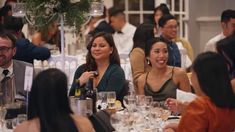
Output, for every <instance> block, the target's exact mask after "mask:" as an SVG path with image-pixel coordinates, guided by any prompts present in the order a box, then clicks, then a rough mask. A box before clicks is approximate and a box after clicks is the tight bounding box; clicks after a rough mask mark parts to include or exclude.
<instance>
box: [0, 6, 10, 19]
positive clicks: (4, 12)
mask: <svg viewBox="0 0 235 132" xmlns="http://www.w3.org/2000/svg"><path fill="white" fill-rule="evenodd" d="M9 11H11V6H10V5H5V6H3V7H2V8H1V9H0V16H3V17H5V16H7V13H8V12H9Z"/></svg>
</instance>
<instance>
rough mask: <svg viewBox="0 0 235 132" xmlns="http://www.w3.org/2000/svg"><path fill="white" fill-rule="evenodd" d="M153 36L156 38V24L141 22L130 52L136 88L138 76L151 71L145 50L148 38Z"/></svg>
mask: <svg viewBox="0 0 235 132" xmlns="http://www.w3.org/2000/svg"><path fill="white" fill-rule="evenodd" d="M152 38H154V25H152V24H146V23H143V24H140V25H139V26H138V27H137V29H136V31H135V33H134V37H133V43H134V44H133V48H132V50H131V52H130V64H131V71H132V78H133V83H134V85H135V88H136V87H137V83H138V82H137V81H138V78H139V77H140V76H141V75H142V74H144V73H146V72H149V71H150V68H151V66H150V65H148V64H147V60H146V57H145V50H146V47H147V42H148V40H150V39H152Z"/></svg>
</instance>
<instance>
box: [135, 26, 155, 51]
mask: <svg viewBox="0 0 235 132" xmlns="http://www.w3.org/2000/svg"><path fill="white" fill-rule="evenodd" d="M151 38H154V25H152V24H146V23H143V24H140V25H139V26H138V27H137V28H136V30H135V33H134V36H133V42H134V44H133V48H132V49H134V48H137V47H139V48H141V49H143V50H145V47H146V45H147V42H148V40H150V39H151Z"/></svg>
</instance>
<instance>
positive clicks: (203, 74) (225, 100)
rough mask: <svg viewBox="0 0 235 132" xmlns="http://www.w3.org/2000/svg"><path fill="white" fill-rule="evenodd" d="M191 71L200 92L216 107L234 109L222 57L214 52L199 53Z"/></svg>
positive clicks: (234, 100) (226, 69)
mask: <svg viewBox="0 0 235 132" xmlns="http://www.w3.org/2000/svg"><path fill="white" fill-rule="evenodd" d="M192 69H193V71H194V72H195V73H196V75H197V78H198V82H199V85H200V87H201V90H202V91H203V92H204V93H205V94H206V95H207V96H208V97H210V99H211V100H212V102H213V103H214V104H215V105H216V106H218V107H222V108H235V94H234V93H233V90H232V86H231V82H230V78H229V75H228V68H227V65H226V61H225V59H224V58H223V57H222V55H220V54H218V53H214V52H205V53H201V54H200V55H198V56H197V57H196V59H195V60H194V62H193V65H192Z"/></svg>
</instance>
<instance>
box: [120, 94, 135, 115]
mask: <svg viewBox="0 0 235 132" xmlns="http://www.w3.org/2000/svg"><path fill="white" fill-rule="evenodd" d="M123 104H124V106H125V107H126V108H127V110H128V111H130V112H131V111H133V109H134V107H135V106H136V97H135V96H134V95H126V96H124V98H123Z"/></svg>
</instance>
